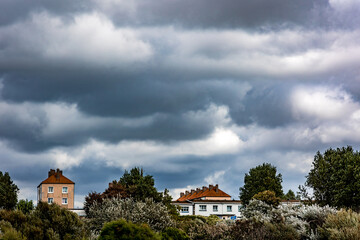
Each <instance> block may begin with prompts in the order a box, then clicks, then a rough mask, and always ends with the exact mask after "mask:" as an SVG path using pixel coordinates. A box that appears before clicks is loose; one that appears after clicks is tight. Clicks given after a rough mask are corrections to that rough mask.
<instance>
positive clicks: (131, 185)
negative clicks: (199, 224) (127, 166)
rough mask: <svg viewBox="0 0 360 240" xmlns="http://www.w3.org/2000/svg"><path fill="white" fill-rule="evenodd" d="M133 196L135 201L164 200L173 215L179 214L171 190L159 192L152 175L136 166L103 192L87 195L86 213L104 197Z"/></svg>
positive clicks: (124, 197)
mask: <svg viewBox="0 0 360 240" xmlns="http://www.w3.org/2000/svg"><path fill="white" fill-rule="evenodd" d="M114 197H117V198H123V199H126V198H132V199H134V200H135V201H145V199H148V198H151V199H153V200H154V201H155V202H163V203H164V204H165V205H166V206H167V208H168V209H169V211H170V213H171V214H172V215H177V214H178V211H177V210H176V207H175V206H174V205H172V204H171V201H172V197H171V196H170V195H169V190H167V189H165V190H164V193H159V192H158V191H157V189H156V188H155V181H154V178H153V177H152V176H151V175H145V176H144V171H143V169H142V168H138V167H135V168H133V169H131V170H130V172H128V171H127V170H126V171H125V173H124V175H123V176H122V177H121V178H120V180H119V181H116V180H114V181H113V182H112V183H110V184H109V188H107V189H106V190H105V191H104V192H103V193H97V192H91V193H89V195H88V196H86V197H85V203H84V209H85V212H86V214H88V212H89V207H90V206H91V205H92V204H93V203H94V202H98V203H102V201H103V200H104V199H108V198H114Z"/></svg>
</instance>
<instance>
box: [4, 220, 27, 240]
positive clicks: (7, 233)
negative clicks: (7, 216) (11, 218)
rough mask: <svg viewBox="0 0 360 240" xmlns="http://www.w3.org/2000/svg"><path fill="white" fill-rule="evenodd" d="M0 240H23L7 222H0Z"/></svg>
mask: <svg viewBox="0 0 360 240" xmlns="http://www.w3.org/2000/svg"><path fill="white" fill-rule="evenodd" d="M0 239H2V240H25V238H23V236H22V234H21V233H19V232H18V231H16V229H14V228H13V227H12V226H11V224H10V223H9V222H6V221H4V220H1V221H0Z"/></svg>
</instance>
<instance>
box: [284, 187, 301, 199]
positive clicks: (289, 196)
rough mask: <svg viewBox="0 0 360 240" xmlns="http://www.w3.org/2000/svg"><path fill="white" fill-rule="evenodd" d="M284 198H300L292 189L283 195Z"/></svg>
mask: <svg viewBox="0 0 360 240" xmlns="http://www.w3.org/2000/svg"><path fill="white" fill-rule="evenodd" d="M284 199H285V200H300V199H301V198H300V196H299V195H296V196H295V193H294V191H293V190H291V189H289V191H288V192H287V193H286V194H285V195H284Z"/></svg>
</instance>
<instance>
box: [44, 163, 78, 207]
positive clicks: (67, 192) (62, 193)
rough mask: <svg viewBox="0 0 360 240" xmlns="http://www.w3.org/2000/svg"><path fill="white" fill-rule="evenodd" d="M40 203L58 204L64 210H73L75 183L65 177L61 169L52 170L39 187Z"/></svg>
mask: <svg viewBox="0 0 360 240" xmlns="http://www.w3.org/2000/svg"><path fill="white" fill-rule="evenodd" d="M37 200H38V202H40V201H42V202H47V203H56V204H58V205H60V206H61V207H64V208H69V209H73V208H74V200H75V183H74V182H73V181H71V180H70V179H68V178H67V177H65V176H64V175H63V174H62V171H61V170H59V169H56V171H55V170H54V169H50V171H49V173H48V178H47V179H45V180H44V181H42V182H41V183H40V184H39V186H38V187H37Z"/></svg>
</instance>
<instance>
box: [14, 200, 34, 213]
mask: <svg viewBox="0 0 360 240" xmlns="http://www.w3.org/2000/svg"><path fill="white" fill-rule="evenodd" d="M16 208H17V209H18V210H20V211H22V212H23V213H25V214H28V213H30V212H31V211H32V210H33V209H34V204H33V201H32V200H30V201H28V200H27V199H26V200H24V199H21V200H20V201H19V202H18V204H17V206H16Z"/></svg>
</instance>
